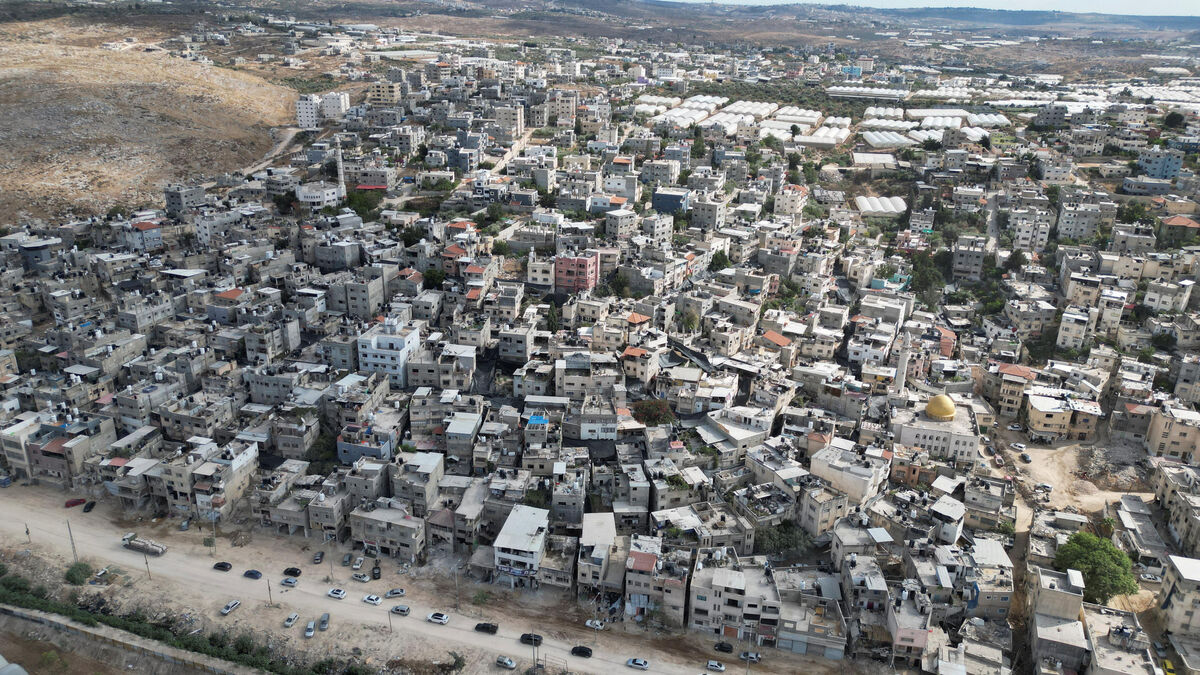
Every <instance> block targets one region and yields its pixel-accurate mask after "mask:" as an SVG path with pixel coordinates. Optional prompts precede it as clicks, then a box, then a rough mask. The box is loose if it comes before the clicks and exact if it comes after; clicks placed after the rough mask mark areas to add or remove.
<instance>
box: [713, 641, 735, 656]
mask: <svg viewBox="0 0 1200 675" xmlns="http://www.w3.org/2000/svg"><path fill="white" fill-rule="evenodd" d="M713 649H715V650H717V651H719V652H724V653H725V654H732V653H733V645H731V644H729V643H728V642H718V643H717V644H715V645H713Z"/></svg>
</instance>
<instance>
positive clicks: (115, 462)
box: [108, 457, 129, 466]
mask: <svg viewBox="0 0 1200 675" xmlns="http://www.w3.org/2000/svg"><path fill="white" fill-rule="evenodd" d="M128 463H129V459H128V458H126V457H113V458H112V459H109V460H108V465H109V466H125V465H126V464H128Z"/></svg>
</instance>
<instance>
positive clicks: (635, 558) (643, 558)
mask: <svg viewBox="0 0 1200 675" xmlns="http://www.w3.org/2000/svg"><path fill="white" fill-rule="evenodd" d="M657 562H658V556H656V555H654V554H653V553H646V552H644V551H630V552H629V565H628V568H629V569H631V570H633V571H635V572H650V571H653V570H654V564H655V563H657Z"/></svg>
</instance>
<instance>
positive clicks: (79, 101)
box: [0, 20, 295, 223]
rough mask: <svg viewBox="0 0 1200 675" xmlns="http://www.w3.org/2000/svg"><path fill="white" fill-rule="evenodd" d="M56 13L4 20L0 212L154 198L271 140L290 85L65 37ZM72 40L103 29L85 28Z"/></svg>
mask: <svg viewBox="0 0 1200 675" xmlns="http://www.w3.org/2000/svg"><path fill="white" fill-rule="evenodd" d="M74 30H75V28H74V27H73V25H72V24H70V23H68V22H63V21H59V20H54V21H51V22H44V23H42V22H39V23H38V24H37V25H31V24H19V25H18V26H17V27H15V28H14V27H12V26H9V27H5V29H4V30H3V31H0V145H3V146H4V147H5V148H6V149H7V150H8V152H6V153H5V154H4V156H3V157H2V158H0V223H7V222H13V221H15V220H16V219H17V218H18V216H19V215H20V214H27V215H29V216H33V217H42V216H47V215H64V214H67V213H74V214H76V215H90V214H94V213H102V212H104V211H106V210H108V208H110V207H111V206H112V205H114V204H124V205H127V206H136V205H140V204H143V203H153V204H157V203H158V201H159V199H160V198H161V197H160V192H159V191H160V190H161V188H162V185H164V184H165V183H168V182H171V181H174V180H180V179H185V178H186V179H195V178H196V177H197V176H200V175H208V176H212V175H215V174H219V173H222V172H225V171H231V170H236V169H240V168H241V167H244V166H246V165H248V164H251V163H252V162H254V161H255V160H256V159H258V158H259V157H261V156H262V155H263V154H264V153H265V152H266V151H267V150H268V149H270V148H271V146H272V144H273V140H272V138H271V133H270V128H271V127H273V126H278V125H282V124H286V123H287V122H289V121H290V119H291V115H292V112H291V111H292V106H293V101H294V98H295V93H294V92H293V91H291V90H289V89H287V88H284V87H280V86H276V85H272V84H270V83H268V82H266V81H264V80H263V79H261V78H259V77H256V76H254V75H249V74H246V73H239V72H234V71H231V70H227V69H221V68H216V67H213V66H206V65H202V64H198V63H193V62H189V61H184V60H182V59H176V58H171V57H169V56H167V55H166V54H165V53H163V52H144V51H140V50H123V51H116V50H112V49H106V48H103V47H99V46H86V45H75V44H71V42H72V40H71V38H70V36H72V35H75V33H74V32H73V31H74ZM80 30H82V31H83V33H81V34H79V35H77V36H76V39H75V42H79V43H88V42H95V41H97V40H100V39H102V38H103V37H105V36H107V35H108V33H100V34H95V33H96V30H97V29H95V28H85V29H80Z"/></svg>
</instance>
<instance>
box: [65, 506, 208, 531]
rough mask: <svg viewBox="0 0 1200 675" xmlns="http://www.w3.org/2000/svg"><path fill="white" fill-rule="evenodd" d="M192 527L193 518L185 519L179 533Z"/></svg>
mask: <svg viewBox="0 0 1200 675" xmlns="http://www.w3.org/2000/svg"><path fill="white" fill-rule="evenodd" d="M83 508H85V509H86V508H87V506H84V507H83ZM191 526H192V519H191V518H184V519H183V522H182V523H180V524H179V531H180V532H187V531H188V528H189V527H191Z"/></svg>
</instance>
